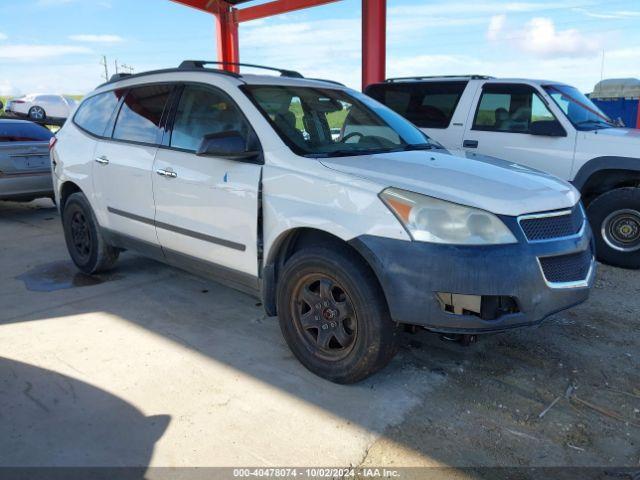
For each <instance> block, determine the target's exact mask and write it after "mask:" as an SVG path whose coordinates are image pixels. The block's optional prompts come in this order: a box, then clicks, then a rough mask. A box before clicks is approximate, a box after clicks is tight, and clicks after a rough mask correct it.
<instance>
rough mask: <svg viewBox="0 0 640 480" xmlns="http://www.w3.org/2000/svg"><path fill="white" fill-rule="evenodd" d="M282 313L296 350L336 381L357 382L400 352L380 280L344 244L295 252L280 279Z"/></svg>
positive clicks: (307, 363)
mask: <svg viewBox="0 0 640 480" xmlns="http://www.w3.org/2000/svg"><path fill="white" fill-rule="evenodd" d="M278 315H279V319H280V329H281V330H282V334H283V335H284V338H285V340H286V342H287V344H288V345H289V348H290V349H291V351H292V352H293V354H294V355H295V356H296V357H297V358H298V360H299V361H300V362H301V363H302V364H303V365H304V366H305V367H307V368H308V369H309V370H311V371H312V372H313V373H315V374H316V375H319V376H321V377H323V378H326V379H327V380H330V381H332V382H336V383H355V382H358V381H360V380H362V379H364V378H366V377H368V376H369V375H372V374H373V373H375V372H377V371H378V370H380V369H381V368H382V367H384V366H385V365H386V364H387V363H389V361H390V360H391V359H392V358H393V356H394V355H395V353H396V352H397V348H398V335H399V330H398V328H397V326H396V324H395V323H394V322H393V321H392V320H391V317H390V315H389V310H388V308H387V303H386V300H385V298H384V294H383V293H382V290H381V288H380V286H379V285H378V282H377V279H376V278H375V276H374V274H373V272H371V270H369V269H368V268H367V267H366V266H365V265H363V264H362V262H361V261H360V260H359V259H358V258H357V257H355V255H354V254H352V253H351V252H349V251H348V250H346V249H335V248H332V249H328V248H322V247H314V248H307V249H304V250H301V251H299V252H297V253H295V254H294V255H293V256H292V257H291V258H290V259H289V260H288V261H287V263H286V265H285V266H284V269H283V271H282V275H281V276H280V280H279V282H278Z"/></svg>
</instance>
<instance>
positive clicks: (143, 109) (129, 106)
mask: <svg viewBox="0 0 640 480" xmlns="http://www.w3.org/2000/svg"><path fill="white" fill-rule="evenodd" d="M172 88H173V87H171V86H169V85H148V86H145V87H138V88H133V89H131V90H130V91H129V93H127V96H126V97H125V99H124V103H123V104H122V108H121V109H120V113H119V114H118V120H117V121H116V126H115V129H114V131H113V138H116V139H118V140H130V141H134V142H142V143H156V142H157V141H158V136H159V133H160V120H161V118H162V112H163V111H164V107H165V105H166V103H167V100H168V98H169V94H170V93H171V89H172Z"/></svg>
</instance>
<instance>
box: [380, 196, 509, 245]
mask: <svg viewBox="0 0 640 480" xmlns="http://www.w3.org/2000/svg"><path fill="white" fill-rule="evenodd" d="M380 198H381V199H382V201H383V202H384V203H385V204H386V205H387V207H389V209H390V210H391V211H392V212H393V213H394V214H395V215H396V217H398V219H399V220H400V222H401V223H402V224H403V225H404V227H405V228H406V229H407V231H408V232H409V234H410V235H411V237H412V238H413V239H414V240H419V241H422V242H433V243H447V244H453V245H496V244H504V243H517V242H518V241H517V240H516V238H515V237H514V236H513V234H512V233H511V231H510V230H509V229H508V228H507V226H506V225H505V224H504V223H502V221H501V220H500V219H499V218H498V217H496V216H495V215H493V214H492V213H489V212H485V211H484V210H479V209H477V208H473V207H465V206H463V205H458V204H456V203H451V202H447V201H445V200H438V199H437V198H432V197H428V196H426V195H421V194H419V193H414V192H408V191H406V190H399V189H396V188H387V189H386V190H384V191H383V192H382V193H381V194H380Z"/></svg>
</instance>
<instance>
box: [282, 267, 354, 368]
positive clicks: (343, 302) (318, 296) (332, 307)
mask: <svg viewBox="0 0 640 480" xmlns="http://www.w3.org/2000/svg"><path fill="white" fill-rule="evenodd" d="M294 297H295V301H294V302H291V308H292V309H293V312H291V316H292V318H293V319H294V324H295V326H296V328H297V329H298V331H299V334H300V336H301V338H303V339H304V340H305V341H306V342H308V348H309V349H313V350H315V351H317V353H318V355H320V356H323V357H326V358H328V359H338V358H342V357H344V356H345V355H347V354H348V353H349V351H350V350H351V348H352V347H353V344H354V342H355V339H356V335H357V331H358V326H357V325H358V322H357V317H356V313H355V309H354V307H353V302H352V300H351V298H350V297H349V295H348V294H347V293H346V292H345V289H344V287H343V286H341V285H340V283H339V282H338V281H337V280H335V279H334V278H331V277H329V276H326V275H322V274H310V275H307V276H306V277H303V278H302V279H300V281H299V282H298V284H297V285H296V287H294Z"/></svg>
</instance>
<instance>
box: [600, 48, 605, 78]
mask: <svg viewBox="0 0 640 480" xmlns="http://www.w3.org/2000/svg"><path fill="white" fill-rule="evenodd" d="M603 78H604V48H603V49H602V64H601V65H600V81H602V79H603Z"/></svg>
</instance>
